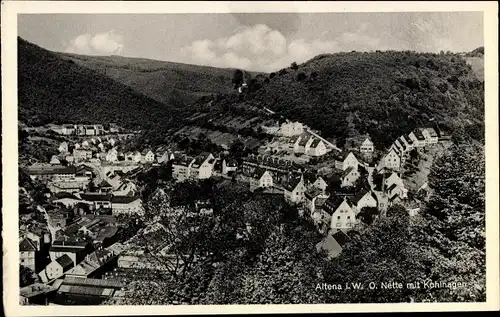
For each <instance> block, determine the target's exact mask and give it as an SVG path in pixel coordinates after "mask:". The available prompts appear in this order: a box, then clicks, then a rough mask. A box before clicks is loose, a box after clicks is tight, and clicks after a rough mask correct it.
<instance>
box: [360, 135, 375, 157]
mask: <svg viewBox="0 0 500 317" xmlns="http://www.w3.org/2000/svg"><path fill="white" fill-rule="evenodd" d="M359 151H360V152H361V153H365V154H369V153H373V142H372V141H371V140H370V138H366V139H365V140H364V141H363V143H361V146H360V147H359Z"/></svg>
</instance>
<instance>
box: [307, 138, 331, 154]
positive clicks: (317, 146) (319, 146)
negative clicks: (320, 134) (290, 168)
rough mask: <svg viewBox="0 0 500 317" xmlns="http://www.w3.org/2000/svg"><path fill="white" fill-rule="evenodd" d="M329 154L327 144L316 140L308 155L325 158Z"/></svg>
mask: <svg viewBox="0 0 500 317" xmlns="http://www.w3.org/2000/svg"><path fill="white" fill-rule="evenodd" d="M327 152H328V149H327V148H326V145H325V142H323V141H322V140H320V139H314V140H313V141H312V142H311V145H310V146H309V149H308V151H307V154H308V155H310V156H323V155H325V154H326V153H327Z"/></svg>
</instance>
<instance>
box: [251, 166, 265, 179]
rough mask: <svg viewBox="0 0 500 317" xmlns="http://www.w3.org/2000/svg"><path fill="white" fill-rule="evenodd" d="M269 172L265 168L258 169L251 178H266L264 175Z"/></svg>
mask: <svg viewBox="0 0 500 317" xmlns="http://www.w3.org/2000/svg"><path fill="white" fill-rule="evenodd" d="M266 171H267V170H266V169H264V168H260V167H257V168H256V169H255V170H254V172H253V173H252V174H251V175H250V177H252V178H255V179H261V178H262V176H264V173H265V172H266Z"/></svg>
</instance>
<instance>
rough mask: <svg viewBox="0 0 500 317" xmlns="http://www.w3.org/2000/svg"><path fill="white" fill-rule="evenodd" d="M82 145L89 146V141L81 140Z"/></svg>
mask: <svg viewBox="0 0 500 317" xmlns="http://www.w3.org/2000/svg"><path fill="white" fill-rule="evenodd" d="M82 146H83V147H89V146H90V143H89V141H87V140H85V141H83V142H82Z"/></svg>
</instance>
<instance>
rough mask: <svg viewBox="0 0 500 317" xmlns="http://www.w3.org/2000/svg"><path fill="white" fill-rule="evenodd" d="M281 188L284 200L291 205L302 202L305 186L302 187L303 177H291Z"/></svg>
mask: <svg viewBox="0 0 500 317" xmlns="http://www.w3.org/2000/svg"><path fill="white" fill-rule="evenodd" d="M283 188H284V192H283V193H284V196H285V200H287V201H289V202H291V203H299V202H302V201H303V200H304V193H305V191H306V186H305V185H304V177H303V176H302V175H300V176H291V177H290V178H289V179H288V180H287V181H285V183H284V185H283Z"/></svg>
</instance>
